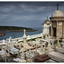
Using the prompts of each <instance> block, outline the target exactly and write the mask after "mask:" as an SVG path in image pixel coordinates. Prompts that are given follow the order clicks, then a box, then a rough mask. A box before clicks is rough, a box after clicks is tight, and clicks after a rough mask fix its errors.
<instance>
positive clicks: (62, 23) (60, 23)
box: [43, 4, 64, 37]
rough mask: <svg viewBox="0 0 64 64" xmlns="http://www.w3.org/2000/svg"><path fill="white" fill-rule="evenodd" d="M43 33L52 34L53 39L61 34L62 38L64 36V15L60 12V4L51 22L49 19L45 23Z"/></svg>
mask: <svg viewBox="0 0 64 64" xmlns="http://www.w3.org/2000/svg"><path fill="white" fill-rule="evenodd" d="M47 23H48V24H47ZM46 28H47V29H46ZM43 33H44V34H50V35H51V36H53V37H57V36H58V35H60V34H61V37H62V35H64V13H63V12H62V11H60V10H58V4H57V10H56V11H54V12H53V13H52V16H51V17H50V21H49V20H48V19H47V20H46V21H45V22H44V23H43Z"/></svg>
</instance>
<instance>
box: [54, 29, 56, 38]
mask: <svg viewBox="0 0 64 64" xmlns="http://www.w3.org/2000/svg"><path fill="white" fill-rule="evenodd" d="M53 36H54V37H56V28H53Z"/></svg>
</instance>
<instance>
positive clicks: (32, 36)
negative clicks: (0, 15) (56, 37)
mask: <svg viewBox="0 0 64 64" xmlns="http://www.w3.org/2000/svg"><path fill="white" fill-rule="evenodd" d="M36 37H42V33H40V34H35V35H28V36H27V40H29V39H33V38H36ZM10 38H11V39H10ZM10 38H9V39H8V42H10V41H12V43H14V42H16V40H17V39H18V42H19V41H23V37H19V38H13V39H12V37H10ZM0 43H6V40H4V39H3V40H0Z"/></svg>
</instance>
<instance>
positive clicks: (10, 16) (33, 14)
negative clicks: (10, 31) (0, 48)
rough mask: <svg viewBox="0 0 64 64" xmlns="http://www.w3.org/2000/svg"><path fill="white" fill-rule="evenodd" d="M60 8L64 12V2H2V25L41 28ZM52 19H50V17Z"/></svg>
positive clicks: (0, 12) (0, 3) (0, 8)
mask: <svg viewBox="0 0 64 64" xmlns="http://www.w3.org/2000/svg"><path fill="white" fill-rule="evenodd" d="M57 4H59V6H58V8H59V10H61V11H62V12H63V13H64V2H59V1H58V2H47V1H46V2H37V1H36V2H0V26H19V27H28V28H40V27H42V23H44V21H45V20H46V19H47V16H48V19H49V18H50V17H51V15H52V13H53V12H54V11H55V10H57ZM49 20H50V19H49Z"/></svg>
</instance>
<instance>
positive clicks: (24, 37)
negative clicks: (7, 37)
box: [23, 29, 27, 43]
mask: <svg viewBox="0 0 64 64" xmlns="http://www.w3.org/2000/svg"><path fill="white" fill-rule="evenodd" d="M25 32H26V30H25V29H24V35H23V42H24V43H26V38H27V37H26V34H25Z"/></svg>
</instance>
